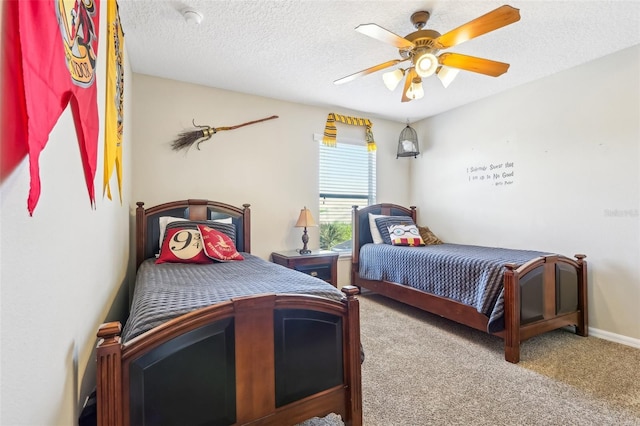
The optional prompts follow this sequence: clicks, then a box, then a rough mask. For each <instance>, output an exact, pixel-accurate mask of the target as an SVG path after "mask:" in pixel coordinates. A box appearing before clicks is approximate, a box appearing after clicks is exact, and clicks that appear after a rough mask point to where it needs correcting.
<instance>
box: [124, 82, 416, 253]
mask: <svg viewBox="0 0 640 426" xmlns="http://www.w3.org/2000/svg"><path fill="white" fill-rule="evenodd" d="M134 98H135V105H134V120H135V123H136V125H135V128H134V129H133V132H134V134H133V139H134V140H135V144H134V147H133V162H134V164H135V168H134V170H133V175H134V179H133V180H134V187H133V196H134V199H135V200H136V201H144V202H145V204H146V205H148V206H152V205H155V204H158V203H161V202H166V201H171V200H178V199H186V198H207V199H212V200H217V201H223V202H226V203H229V204H233V205H242V204H243V203H250V204H251V208H252V216H251V220H252V231H251V232H252V252H253V253H254V254H256V255H258V256H261V257H263V258H265V259H268V258H269V255H270V253H271V252H272V251H279V250H292V249H295V248H299V247H300V246H301V245H302V242H301V235H302V233H301V231H300V229H297V228H294V227H293V225H294V224H295V221H296V220H297V218H298V215H299V213H300V209H301V208H302V207H304V206H307V207H308V208H309V209H311V211H312V213H313V215H314V217H316V218H317V217H318V197H319V196H318V143H317V142H315V141H314V140H313V134H314V133H322V132H323V130H324V125H325V121H326V118H327V114H328V113H329V112H337V113H340V114H346V115H357V116H365V117H366V115H365V114H363V113H358V112H354V111H345V110H335V108H329V107H327V108H321V107H312V106H305V105H300V104H293V103H289V102H282V101H277V100H274V99H267V98H262V97H258V96H252V95H245V94H240V93H234V92H229V91H225V90H219V89H213V88H207V87H203V86H198V85H193V84H186V83H180V82H176V81H171V80H166V79H161V78H156V77H150V76H147V75H141V74H134ZM272 115H277V116H278V117H279V118H277V119H275V120H270V121H265V122H262V123H258V124H255V125H251V126H246V127H242V128H240V129H235V130H229V131H220V132H218V133H216V134H215V135H213V137H212V138H211V139H210V140H208V141H206V142H203V143H202V144H201V145H200V150H199V151H198V150H197V149H195V148H192V149H191V150H189V151H188V152H182V151H180V152H176V151H173V150H172V149H171V146H170V142H171V141H172V140H173V139H174V138H175V137H176V136H177V135H178V133H180V132H182V131H183V130H186V129H190V128H192V125H191V121H192V120H195V123H196V124H207V125H211V126H213V127H223V126H232V125H236V124H240V123H244V122H247V121H252V120H256V119H260V118H263V117H269V116H272ZM369 118H371V119H372V121H373V133H374V136H375V140H376V142H377V145H378V151H377V168H378V181H377V193H378V199H379V200H385V201H387V202H396V203H400V204H406V203H407V202H408V200H409V186H408V180H409V169H408V167H407V162H406V161H403V160H406V159H400V160H396V158H395V153H396V143H397V140H398V135H399V134H400V132H401V130H402V128H403V127H404V125H403V124H402V123H397V122H391V121H387V120H381V119H375V118H373V117H369ZM341 136H343V137H360V138H363V137H364V128H362V127H357V126H347V125H343V124H338V137H341ZM309 235H310V241H309V246H310V247H311V248H317V247H318V243H319V242H318V228H311V229H310V230H309Z"/></svg>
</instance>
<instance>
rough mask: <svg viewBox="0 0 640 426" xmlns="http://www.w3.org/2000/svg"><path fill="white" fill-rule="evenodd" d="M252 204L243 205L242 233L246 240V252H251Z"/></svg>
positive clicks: (244, 243)
mask: <svg viewBox="0 0 640 426" xmlns="http://www.w3.org/2000/svg"><path fill="white" fill-rule="evenodd" d="M250 206H251V204H243V205H242V207H243V209H242V211H243V213H242V231H243V232H242V235H243V236H244V241H243V242H242V245H243V247H244V251H245V252H246V253H251V208H250Z"/></svg>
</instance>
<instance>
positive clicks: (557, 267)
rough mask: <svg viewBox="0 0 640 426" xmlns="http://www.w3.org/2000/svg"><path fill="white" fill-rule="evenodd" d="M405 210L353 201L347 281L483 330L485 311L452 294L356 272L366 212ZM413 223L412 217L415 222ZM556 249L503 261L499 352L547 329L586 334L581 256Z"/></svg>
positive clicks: (512, 350)
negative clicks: (502, 321)
mask: <svg viewBox="0 0 640 426" xmlns="http://www.w3.org/2000/svg"><path fill="white" fill-rule="evenodd" d="M369 213H372V214H382V215H388V216H410V217H411V218H412V219H413V221H414V222H416V207H415V206H411V207H410V208H406V207H402V206H399V205H395V204H377V205H372V206H368V207H365V208H363V209H361V210H359V209H358V206H353V244H354V247H353V253H352V265H351V274H352V275H351V283H352V284H353V285H355V286H358V287H363V288H366V289H369V290H372V291H374V292H376V293H379V294H382V295H384V296H387V297H389V298H392V299H395V300H398V301H400V302H403V303H406V304H409V305H411V306H414V307H417V308H420V309H422V310H424V311H427V312H431V313H433V314H436V315H440V316H442V317H444V318H448V319H450V320H453V321H456V322H459V323H461V324H464V325H468V326H470V327H473V328H475V329H478V330H481V331H485V332H487V324H488V317H487V316H485V315H483V314H481V313H479V312H478V311H477V310H476V308H474V307H472V306H468V305H464V304H462V303H460V302H457V301H455V300H452V299H448V298H444V297H440V296H436V295H433V294H429V293H426V292H424V291H421V290H418V289H415V288H412V287H409V286H406V285H403V284H398V283H394V282H389V281H372V280H366V279H363V278H360V275H359V265H360V261H359V259H360V258H359V255H360V248H361V247H362V246H363V245H364V244H367V243H372V242H373V240H372V238H371V231H370V226H369V219H368V214H369ZM416 223H417V222H416ZM585 257H586V256H585V255H582V254H576V255H575V258H576V260H572V259H569V258H567V257H564V256H560V255H551V256H543V257H539V258H536V259H534V260H532V261H530V262H527V263H525V264H524V265H521V266H520V267H517V265H513V264H507V265H505V272H504V289H505V291H504V298H505V301H504V306H505V314H504V315H505V329H504V331H501V332H498V333H495V334H496V335H497V336H500V337H502V338H503V339H504V357H505V359H506V360H507V361H509V362H512V363H518V362H519V361H520V343H521V342H523V341H524V340H526V339H529V338H531V337H533V336H536V335H538V334H541V333H545V332H547V331H551V330H555V329H557V328H561V327H565V326H575V331H576V334H579V335H580V336H587V335H588V322H587V262H586V261H585V260H584V259H585Z"/></svg>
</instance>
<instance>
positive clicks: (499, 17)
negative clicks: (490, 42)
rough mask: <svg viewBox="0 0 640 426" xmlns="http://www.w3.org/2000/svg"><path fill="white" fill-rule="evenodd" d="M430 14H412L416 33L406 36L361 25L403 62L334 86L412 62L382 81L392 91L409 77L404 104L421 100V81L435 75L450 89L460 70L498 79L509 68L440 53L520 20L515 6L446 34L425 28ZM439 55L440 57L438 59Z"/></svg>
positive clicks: (360, 28)
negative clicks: (449, 86)
mask: <svg viewBox="0 0 640 426" xmlns="http://www.w3.org/2000/svg"><path fill="white" fill-rule="evenodd" d="M429 16H430V14H429V12H426V11H419V12H415V13H414V14H413V15H411V23H412V24H413V25H414V27H415V28H416V30H417V31H414V32H412V33H411V34H409V35H407V36H405V37H404V38H403V37H400V36H399V35H397V34H395V33H392V32H391V31H389V30H386V29H384V28H382V27H381V26H379V25H377V24H362V25H358V26H357V27H356V31H358V32H359V33H362V34H365V35H367V36H369V37H372V38H375V39H377V40H379V41H382V42H384V43H388V44H391V45H393V46H395V47H397V48H398V49H399V52H400V57H401V58H402V59H393V60H391V61H387V62H384V63H382V64H378V65H375V66H373V67H371V68H367V69H365V70H362V71H359V72H357V73H355V74H351V75H348V76H346V77H343V78H340V79H338V80H336V81H334V83H335V84H342V83H347V82H349V81H352V80H354V79H356V78H357V77H360V76H364V75H367V74H371V73H374V72H376V71H380V70H383V69H385V68H389V67H392V66H394V65H397V64H399V63H402V62H405V61H410V65H409V66H408V67H407V68H405V69H403V68H397V69H396V70H394V71H391V72H387V73H385V74H384V75H383V81H384V83H385V85H386V86H387V88H389V90H394V89H395V88H396V87H397V86H398V84H399V83H400V81H401V80H402V78H403V77H405V76H406V79H405V82H404V88H403V89H402V102H408V101H411V100H413V99H420V98H422V97H423V96H424V89H423V88H422V79H423V78H426V77H429V76H431V75H433V74H434V73H436V74H437V75H438V77H439V78H440V80H441V81H442V82H443V84H444V86H445V87H447V86H448V85H449V83H451V81H452V80H453V78H454V77H455V75H456V74H457V72H458V71H459V70H465V71H471V72H475V73H479V74H484V75H489V76H492V77H498V76H499V75H502V74H504V73H505V72H507V70H508V69H509V64H505V63H504V62H497V61H492V60H489V59H483V58H477V57H475V56H468V55H462V54H459V53H441V54H440V55H437V54H438V52H439V51H440V50H443V49H448V48H450V47H453V46H456V45H458V44H460V43H463V42H465V41H467V40H471V39H472V38H476V37H478V36H481V35H483V34H486V33H488V32H491V31H494V30H497V29H499V28H502V27H504V26H507V25H509V24H512V23H514V22H517V21H519V20H520V11H519V10H518V9H516V8H514V7H511V6H508V5H504V6H501V7H499V8H497V9H495V10H493V11H491V12H489V13H487V14H485V15H482V16H480V17H478V18H476V19H474V20H472V21H469V22H467V23H466V24H463V25H461V26H459V27H458V28H455V29H453V30H451V31H449V32H447V33H445V34H440V33H439V32H437V31H434V30H428V29H423V27H424V26H425V25H426V23H427V21H428V20H429ZM436 55H437V56H436Z"/></svg>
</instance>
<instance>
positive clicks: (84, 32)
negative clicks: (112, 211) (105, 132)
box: [0, 0, 100, 214]
mask: <svg viewBox="0 0 640 426" xmlns="http://www.w3.org/2000/svg"><path fill="white" fill-rule="evenodd" d="M3 3H4V6H5V10H4V14H3V15H4V18H5V21H4V22H5V23H6V22H8V21H13V22H14V23H17V36H16V33H14V34H11V35H10V36H5V37H3V51H5V52H6V53H5V55H6V56H5V57H6V58H13V59H17V58H19V59H20V62H19V63H16V64H13V67H14V71H13V72H11V73H9V74H3V82H2V87H3V93H5V92H4V88H5V87H8V85H10V84H14V85H15V90H12V91H10V93H9V94H10V95H12V96H13V99H5V100H4V104H3V111H4V110H7V109H11V107H12V105H17V106H20V105H24V110H23V111H22V112H21V113H22V114H24V115H23V116H22V117H17V119H16V120H15V121H14V122H13V123H12V122H9V121H8V120H7V117H6V116H4V115H3V117H2V126H0V127H1V128H2V145H3V147H2V151H3V152H2V154H3V166H4V154H5V151H13V152H14V154H11V155H9V159H10V160H12V159H13V160H12V161H16V163H14V164H13V165H10V167H11V168H13V167H15V165H16V164H17V162H19V159H21V158H22V157H21V153H24V151H25V149H24V146H25V145H26V152H27V153H28V154H29V166H30V174H31V188H30V190H29V199H28V205H27V208H28V209H29V213H30V214H33V211H34V209H35V207H36V205H37V203H38V199H39V197H40V172H39V165H38V160H39V157H40V153H41V151H42V150H43V149H44V147H45V145H46V144H47V141H48V139H49V133H50V132H51V130H52V129H53V127H54V126H55V124H56V122H57V121H58V118H59V117H60V115H61V114H62V112H63V111H64V110H65V109H66V107H67V105H71V111H72V113H73V118H74V122H75V127H76V133H77V136H78V144H79V148H80V154H81V158H82V163H83V167H84V176H85V181H86V184H87V189H88V191H89V198H90V201H91V204H92V205H93V204H94V202H95V191H94V186H93V181H94V176H95V172H96V161H97V146H98V129H99V118H98V104H97V89H96V59H97V51H98V34H99V22H100V14H99V12H100V4H99V0H47V1H43V0H20V1H15V0H10V1H5V2H3ZM11 27H13V24H12V25H11ZM5 30H6V29H5ZM13 30H14V31H15V30H16V28H15V27H13ZM5 35H6V33H5ZM7 51H8V52H7ZM5 65H6V66H7V67H10V66H11V64H4V63H3V70H4V68H5ZM20 71H21V73H22V78H20V77H19V76H17V74H16V73H20ZM12 77H13V78H15V80H13V81H7V80H8V79H10V78H12ZM20 86H21V87H20ZM18 109H19V108H18ZM18 114H20V113H18ZM14 118H16V117H14ZM8 138H9V139H8ZM10 138H14V139H10ZM18 138H19V139H22V140H19V139H18ZM16 158H19V159H18V160H15V159H16ZM61 166H64V167H66V166H68V165H67V164H64V165H61ZM3 177H4V172H3Z"/></svg>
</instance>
